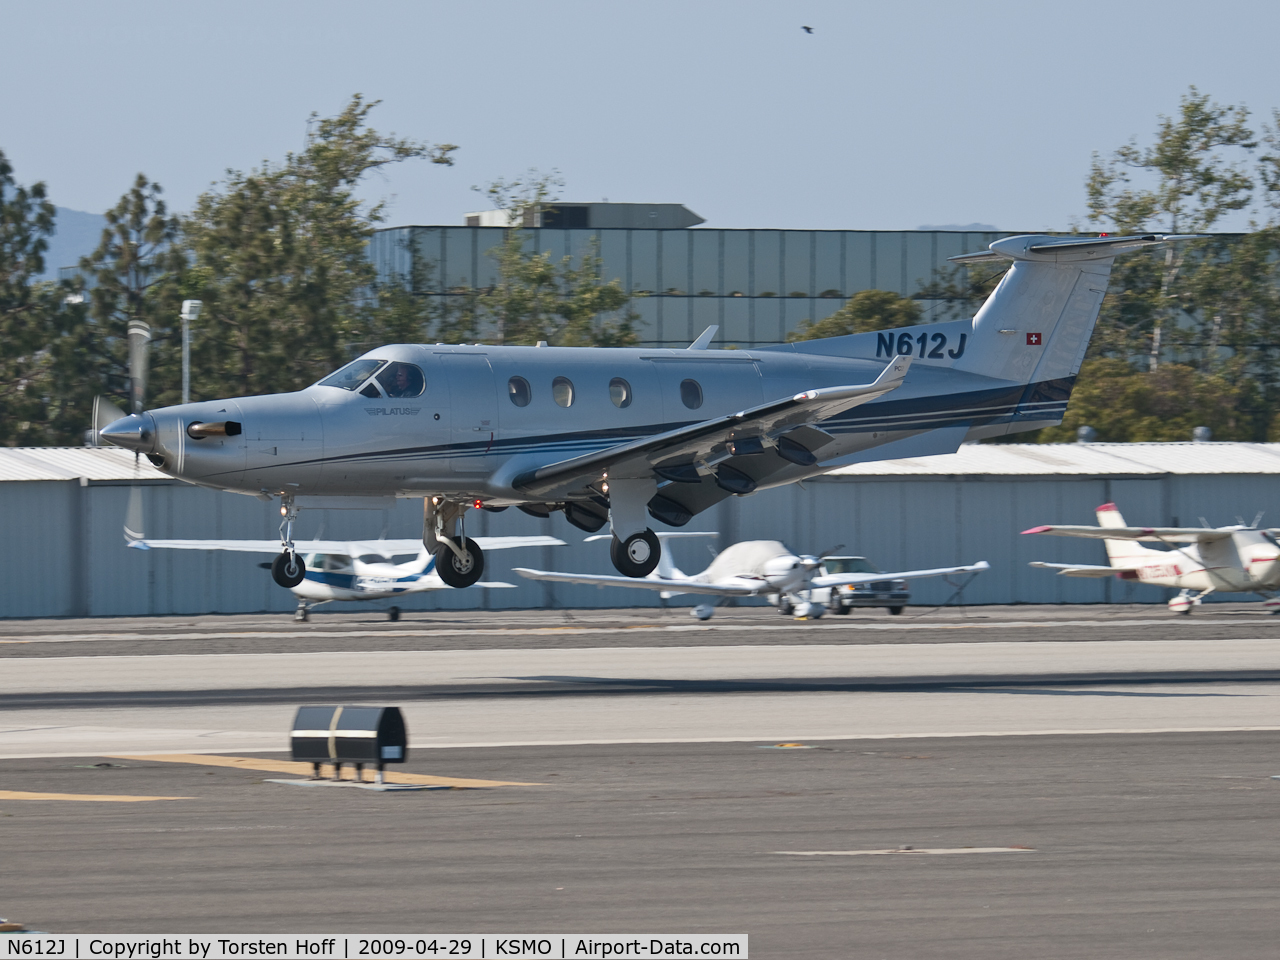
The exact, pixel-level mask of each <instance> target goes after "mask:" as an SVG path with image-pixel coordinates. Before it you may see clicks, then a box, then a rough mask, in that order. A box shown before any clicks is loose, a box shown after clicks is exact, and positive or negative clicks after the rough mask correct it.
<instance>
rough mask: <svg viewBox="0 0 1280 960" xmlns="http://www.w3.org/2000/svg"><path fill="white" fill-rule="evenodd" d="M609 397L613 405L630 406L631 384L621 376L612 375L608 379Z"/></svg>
mask: <svg viewBox="0 0 1280 960" xmlns="http://www.w3.org/2000/svg"><path fill="white" fill-rule="evenodd" d="M609 399H610V400H612V401H613V405H614V406H615V407H629V406H631V384H629V383H627V381H625V380H623V379H622V378H621V377H614V378H613V379H612V380H610V381H609Z"/></svg>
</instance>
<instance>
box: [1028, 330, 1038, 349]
mask: <svg viewBox="0 0 1280 960" xmlns="http://www.w3.org/2000/svg"><path fill="white" fill-rule="evenodd" d="M1040 343H1041V340H1040V334H1038V333H1028V334H1027V346H1028V347H1038V346H1040Z"/></svg>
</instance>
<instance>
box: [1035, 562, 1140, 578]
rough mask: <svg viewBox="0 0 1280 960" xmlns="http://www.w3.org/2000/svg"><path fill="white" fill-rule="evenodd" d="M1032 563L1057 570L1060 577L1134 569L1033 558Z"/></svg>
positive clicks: (1109, 573) (1098, 575) (1098, 574)
mask: <svg viewBox="0 0 1280 960" xmlns="http://www.w3.org/2000/svg"><path fill="white" fill-rule="evenodd" d="M1030 565H1031V566H1033V567H1039V568H1040V569H1041V570H1057V571H1058V576H1060V577H1109V576H1111V575H1112V574H1116V573H1120V572H1121V571H1122V570H1132V569H1134V568H1133V567H1095V566H1092V565H1090V564H1087V563H1044V562H1043V561H1041V560H1033V561H1032V562H1031V564H1030Z"/></svg>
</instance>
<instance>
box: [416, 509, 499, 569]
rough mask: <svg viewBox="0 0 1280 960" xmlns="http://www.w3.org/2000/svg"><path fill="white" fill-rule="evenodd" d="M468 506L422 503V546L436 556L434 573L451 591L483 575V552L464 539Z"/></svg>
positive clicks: (472, 541) (474, 543)
mask: <svg viewBox="0 0 1280 960" xmlns="http://www.w3.org/2000/svg"><path fill="white" fill-rule="evenodd" d="M466 510H467V505H466V504H464V503H448V502H446V501H445V500H444V498H443V497H427V498H426V499H425V500H423V502H422V543H423V546H425V547H426V548H427V549H428V550H430V551H431V552H432V553H434V554H435V558H436V573H438V574H439V575H440V579H441V580H443V581H444V582H445V583H447V584H448V585H449V586H451V587H469V586H471V585H472V584H473V583H475V582H476V581H477V580H479V579H480V576H481V575H482V574H483V573H484V551H482V550H481V549H480V545H479V544H478V543H476V542H475V541H474V540H471V539H470V538H468V537H467V528H466V524H465V522H464V520H463V515H464V514H465V513H466Z"/></svg>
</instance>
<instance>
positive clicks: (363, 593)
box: [129, 537, 564, 621]
mask: <svg viewBox="0 0 1280 960" xmlns="http://www.w3.org/2000/svg"><path fill="white" fill-rule="evenodd" d="M476 540H477V542H479V544H480V546H481V548H482V549H484V550H511V549H514V548H515V547H552V546H555V547H561V546H564V541H563V540H558V539H556V538H555V537H477V538H476ZM129 546H131V547H135V548H136V549H139V550H229V551H235V552H238V553H267V554H275V553H277V552H279V550H280V543H279V541H276V540H147V539H138V540H130V542H129ZM295 546H296V547H297V550H298V552H299V554H301V555H302V556H304V557H305V558H306V560H305V562H306V565H307V574H306V576H305V577H304V578H303V579H302V580H301V581H300V582H299V583H297V584H295V585H294V586H292V587H290V588H289V589H290V590H291V591H292V592H293V595H294V596H295V597H297V598H298V609H297V611H296V612H295V613H294V615H293V619H295V620H299V621H305V620H307V619H308V617H309V616H310V614H311V611H312V609H314V608H315V607H318V606H320V604H322V603H330V602H332V601H334V600H389V599H394V598H397V597H404V596H408V595H409V594H413V593H424V592H426V591H428V590H446V589H449V584H447V583H445V582H444V581H443V580H442V579H440V575H439V574H438V573H437V572H436V569H435V566H436V558H435V557H434V556H433V555H432V554H431V553H430V552H428V550H427V548H426V547H424V546H423V545H422V541H421V540H366V541H347V540H298V541H296V542H295ZM407 554H415V555H416V556H415V557H414V559H413V560H409V561H407V562H405V563H396V562H394V558H395V557H397V556H405V555H407ZM473 586H477V587H488V588H489V589H501V588H509V589H510V588H514V587H515V584H514V583H504V582H502V581H488V582H485V581H478V582H476V583H475V584H473ZM387 615H388V616H389V617H390V618H391V619H392V620H399V619H400V608H399V607H396V606H393V607H390V608H389V609H388V610H387Z"/></svg>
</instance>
